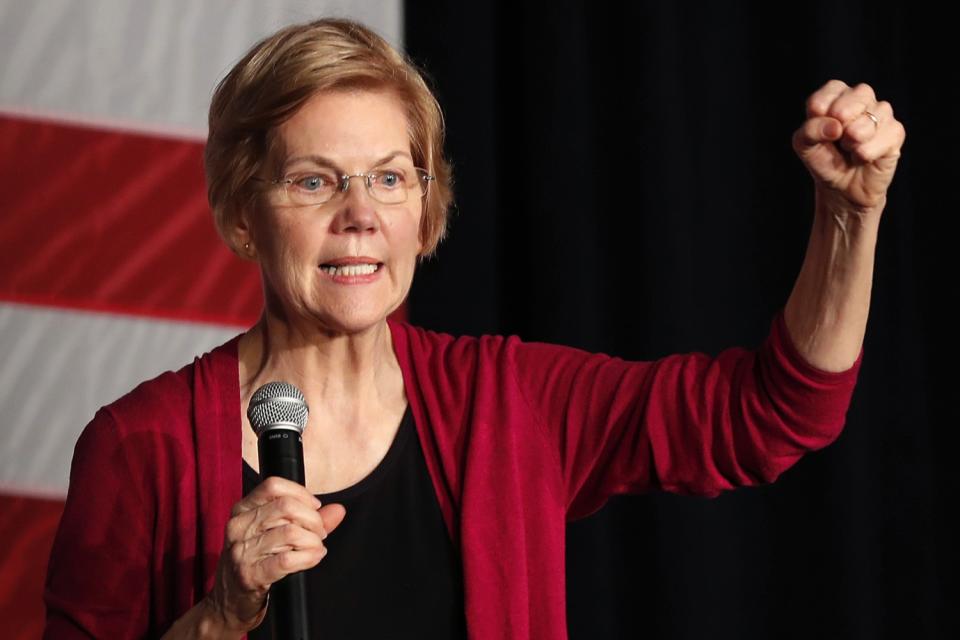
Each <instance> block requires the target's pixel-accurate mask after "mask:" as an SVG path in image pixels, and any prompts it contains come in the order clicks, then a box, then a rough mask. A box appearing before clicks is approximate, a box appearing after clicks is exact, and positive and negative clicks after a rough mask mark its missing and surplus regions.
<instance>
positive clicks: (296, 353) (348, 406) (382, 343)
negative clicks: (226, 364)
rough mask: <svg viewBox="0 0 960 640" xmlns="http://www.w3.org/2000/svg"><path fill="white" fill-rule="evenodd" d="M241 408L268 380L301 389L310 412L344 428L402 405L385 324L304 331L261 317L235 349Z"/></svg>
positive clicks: (399, 380) (397, 371) (397, 369)
mask: <svg viewBox="0 0 960 640" xmlns="http://www.w3.org/2000/svg"><path fill="white" fill-rule="evenodd" d="M239 356H240V372H239V373H240V394H241V398H242V399H243V402H244V405H246V403H247V402H248V401H249V398H250V396H251V395H252V394H253V392H254V391H255V390H256V389H258V388H259V387H260V386H261V385H263V384H265V383H267V382H270V381H272V380H283V381H286V382H289V383H291V384H293V385H295V386H296V387H297V388H299V389H300V390H301V391H302V392H303V394H304V396H305V397H306V399H307V404H308V405H309V406H310V408H311V410H312V411H313V412H314V413H315V415H316V414H317V412H322V415H324V416H326V417H327V419H328V420H331V421H333V422H334V423H339V424H342V425H349V424H362V423H364V422H366V420H365V419H364V418H365V417H366V415H368V414H370V413H374V414H376V413H380V412H382V411H383V410H385V409H387V410H390V409H394V410H395V409H396V407H397V406H399V405H400V404H403V405H405V403H406V397H405V395H404V393H403V380H402V374H401V373H400V366H399V363H398V362H397V358H396V355H395V354H394V351H393V340H392V337H391V335H390V328H389V326H388V325H387V322H386V321H385V320H384V321H383V322H380V323H379V324H377V325H375V326H374V327H371V328H369V329H368V330H366V331H363V332H359V333H350V334H346V333H335V332H330V331H325V330H319V329H318V330H313V331H304V330H303V329H297V328H294V327H291V326H290V325H289V324H287V323H282V322H279V321H276V320H275V319H271V318H270V317H268V316H265V317H264V318H262V319H261V321H260V322H259V323H257V325H256V326H254V327H253V328H252V329H250V331H248V332H247V333H246V334H245V335H244V336H243V337H242V338H241V339H240V345H239Z"/></svg>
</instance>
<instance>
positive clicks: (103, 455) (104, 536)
mask: <svg viewBox="0 0 960 640" xmlns="http://www.w3.org/2000/svg"><path fill="white" fill-rule="evenodd" d="M137 457H138V455H137V447H136V444H135V441H131V438H122V437H120V436H119V434H118V430H117V426H116V423H115V420H114V418H113V416H112V415H111V414H110V412H109V411H108V410H106V409H101V410H100V411H99V412H98V413H97V415H96V416H95V417H94V419H93V421H92V422H91V423H90V424H88V425H87V427H86V428H85V429H84V431H83V433H82V434H81V436H80V439H79V440H78V441H77V445H76V448H75V449H74V454H73V463H72V466H71V469H70V488H69V491H68V494H67V500H66V505H65V508H64V512H63V517H62V519H61V520H60V526H59V529H58V530H57V534H56V538H55V539H54V544H53V549H52V552H51V555H50V564H49V568H48V572H47V580H46V586H45V590H44V601H45V603H46V607H47V621H46V628H45V630H44V636H43V637H44V638H57V639H58V640H59V639H69V638H90V637H93V638H117V639H121V638H141V637H144V636H145V635H147V634H148V630H149V625H150V619H149V618H150V604H149V603H150V595H151V593H150V591H151V589H150V584H151V580H150V567H149V563H150V532H151V530H152V528H153V524H152V523H153V521H154V516H153V513H154V512H153V509H152V507H151V501H150V500H149V499H148V496H147V495H146V492H145V491H144V490H143V488H144V484H143V480H142V478H144V476H145V475H146V472H145V470H144V469H143V468H138V467H139V466H140V465H138V463H137V461H136V460H137Z"/></svg>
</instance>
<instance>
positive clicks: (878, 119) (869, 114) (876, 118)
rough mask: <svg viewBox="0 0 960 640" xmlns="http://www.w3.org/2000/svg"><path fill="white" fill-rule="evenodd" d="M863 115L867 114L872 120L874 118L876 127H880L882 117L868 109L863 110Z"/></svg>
mask: <svg viewBox="0 0 960 640" xmlns="http://www.w3.org/2000/svg"><path fill="white" fill-rule="evenodd" d="M863 115H865V116H867V117H868V118H870V119H871V120H873V126H875V127H877V128H879V127H880V118H878V117H877V116H876V115H874V114H872V113H870V112H869V111H867V110H866V109H864V110H863Z"/></svg>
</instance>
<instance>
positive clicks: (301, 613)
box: [257, 429, 310, 640]
mask: <svg viewBox="0 0 960 640" xmlns="http://www.w3.org/2000/svg"><path fill="white" fill-rule="evenodd" d="M257 450H258V453H259V456H260V477H261V478H268V477H270V476H280V477H281V478H286V479H287V480H292V481H294V482H296V483H297V484H302V485H305V484H306V480H305V477H304V471H303V441H302V440H301V438H300V434H299V433H298V432H297V431H294V430H292V429H266V430H264V431H263V432H262V433H261V434H260V438H259V440H258V441H257ZM307 606H308V604H307V576H306V574H305V573H304V572H303V571H298V572H296V573H291V574H290V575H287V576H285V577H283V578H281V579H280V580H278V581H276V582H274V583H273V586H272V587H270V608H271V609H273V611H272V616H273V637H274V638H283V639H284V640H288V639H289V640H308V639H309V638H310V630H309V623H308V620H307Z"/></svg>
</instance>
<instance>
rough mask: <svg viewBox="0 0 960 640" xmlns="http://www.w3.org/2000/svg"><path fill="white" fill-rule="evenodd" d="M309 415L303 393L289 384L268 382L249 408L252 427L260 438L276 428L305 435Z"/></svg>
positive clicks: (257, 392) (254, 395)
mask: <svg viewBox="0 0 960 640" xmlns="http://www.w3.org/2000/svg"><path fill="white" fill-rule="evenodd" d="M309 413H310V410H309V409H308V408H307V401H306V399H305V398H304V397H303V393H301V392H300V389H297V388H296V387H295V386H293V385H292V384H290V383H289V382H268V383H267V384H265V385H263V386H262V387H260V388H259V389H257V390H256V391H255V392H254V394H253V397H251V398H250V405H249V406H248V407H247V418H249V419H250V426H251V427H253V431H254V433H256V434H257V435H258V436H259V435H260V432H261V431H264V430H265V429H271V428H275V427H280V428H287V429H296V430H297V431H298V432H299V433H303V429H304V427H306V426H307V415H308V414H309Z"/></svg>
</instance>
